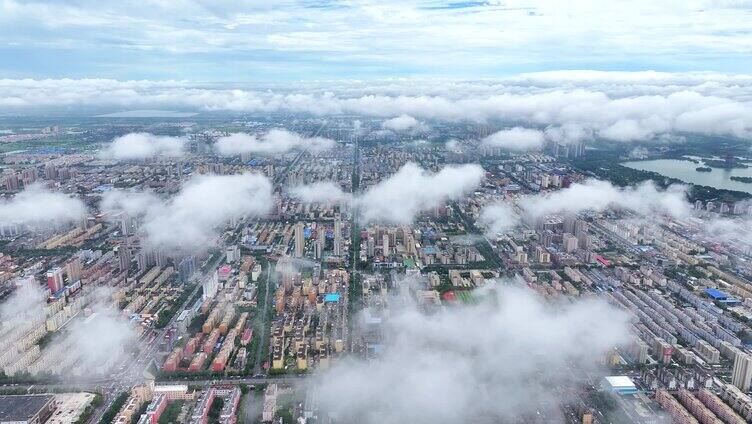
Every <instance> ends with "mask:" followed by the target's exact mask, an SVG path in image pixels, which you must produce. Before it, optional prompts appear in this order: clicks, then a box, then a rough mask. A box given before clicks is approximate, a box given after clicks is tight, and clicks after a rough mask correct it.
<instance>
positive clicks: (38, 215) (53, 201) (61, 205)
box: [0, 184, 86, 225]
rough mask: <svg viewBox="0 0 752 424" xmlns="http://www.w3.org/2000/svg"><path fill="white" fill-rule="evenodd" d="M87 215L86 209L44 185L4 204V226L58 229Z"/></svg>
mask: <svg viewBox="0 0 752 424" xmlns="http://www.w3.org/2000/svg"><path fill="white" fill-rule="evenodd" d="M85 215H86V205H84V203H83V202H82V201H80V200H79V199H76V198H73V197H70V196H68V195H67V194H63V193H59V192H54V191H50V190H48V189H46V188H44V187H43V186H42V185H39V184H35V185H31V186H29V187H28V188H27V189H25V190H24V191H22V192H20V193H18V194H16V195H15V196H13V197H12V198H11V199H9V200H0V222H3V223H15V224H24V225H57V224H64V223H68V222H72V221H76V220H78V219H80V218H82V217H83V216H85Z"/></svg>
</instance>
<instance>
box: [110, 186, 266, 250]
mask: <svg viewBox="0 0 752 424" xmlns="http://www.w3.org/2000/svg"><path fill="white" fill-rule="evenodd" d="M273 204H274V193H273V188H272V183H271V181H269V179H268V178H266V177H265V176H263V175H259V174H241V175H200V176H196V177H194V178H192V179H191V180H189V181H188V182H187V183H186V184H185V185H184V186H183V188H182V189H181V190H180V192H179V193H178V194H176V195H175V196H174V197H172V198H171V199H169V200H166V201H161V200H160V201H157V200H156V199H155V198H154V197H152V196H149V195H148V194H146V195H144V194H143V193H137V194H134V193H129V192H122V191H114V192H112V193H108V194H107V196H105V198H104V199H103V202H102V207H108V208H110V210H111V211H118V210H122V211H128V212H129V214H131V215H133V216H139V217H142V219H143V222H144V223H143V225H142V226H141V231H142V232H143V234H144V237H145V239H144V243H145V244H146V245H148V246H150V247H152V248H155V249H161V250H162V251H164V252H165V253H167V254H182V253H190V252H196V251H202V250H205V249H206V248H208V247H210V246H211V245H213V243H214V240H215V239H216V237H217V236H218V228H219V227H221V226H223V225H224V224H225V223H226V222H227V221H229V220H231V219H236V218H240V217H243V216H250V217H259V216H263V215H265V214H266V213H268V212H270V210H271V208H272V206H273Z"/></svg>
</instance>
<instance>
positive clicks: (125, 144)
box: [101, 133, 186, 160]
mask: <svg viewBox="0 0 752 424" xmlns="http://www.w3.org/2000/svg"><path fill="white" fill-rule="evenodd" d="M185 144H186V139H185V138H182V137H166V136H158V135H153V134H148V133H130V134H126V135H124V136H120V137H117V138H115V139H114V140H113V141H112V143H111V144H110V145H109V146H107V148H105V149H104V150H103V151H102V152H101V155H102V157H105V158H110V159H116V160H133V159H147V158H152V157H156V156H167V157H177V156H183V155H184V154H185Z"/></svg>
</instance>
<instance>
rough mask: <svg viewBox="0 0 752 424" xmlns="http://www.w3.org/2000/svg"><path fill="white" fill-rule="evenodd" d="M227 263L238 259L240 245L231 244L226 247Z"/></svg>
mask: <svg viewBox="0 0 752 424" xmlns="http://www.w3.org/2000/svg"><path fill="white" fill-rule="evenodd" d="M226 253H227V263H233V262H237V261H239V260H240V247H239V246H238V245H236V244H235V245H232V246H230V247H228V248H227V252H226Z"/></svg>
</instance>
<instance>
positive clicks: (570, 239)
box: [562, 233, 578, 253]
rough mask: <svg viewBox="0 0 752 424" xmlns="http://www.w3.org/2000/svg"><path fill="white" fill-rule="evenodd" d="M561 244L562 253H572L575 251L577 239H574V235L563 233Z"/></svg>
mask: <svg viewBox="0 0 752 424" xmlns="http://www.w3.org/2000/svg"><path fill="white" fill-rule="evenodd" d="M562 244H563V245H564V251H566V252H567V253H572V252H574V251H575V250H577V245H578V240H577V237H575V236H574V234H570V233H564V236H563V238H562Z"/></svg>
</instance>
